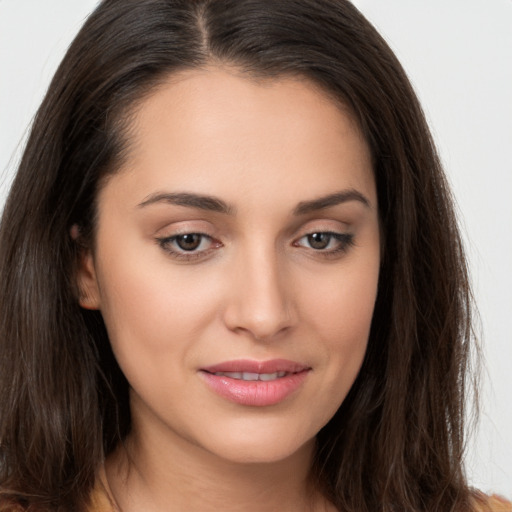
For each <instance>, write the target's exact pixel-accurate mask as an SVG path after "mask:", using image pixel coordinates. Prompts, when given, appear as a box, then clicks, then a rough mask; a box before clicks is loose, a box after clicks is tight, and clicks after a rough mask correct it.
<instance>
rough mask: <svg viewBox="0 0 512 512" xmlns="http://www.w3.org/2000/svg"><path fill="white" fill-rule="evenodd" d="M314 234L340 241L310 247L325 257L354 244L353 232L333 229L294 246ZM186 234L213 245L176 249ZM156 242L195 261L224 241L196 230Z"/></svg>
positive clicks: (175, 255)
mask: <svg viewBox="0 0 512 512" xmlns="http://www.w3.org/2000/svg"><path fill="white" fill-rule="evenodd" d="M314 235H326V236H328V237H329V240H328V245H330V243H331V241H332V239H333V238H334V239H335V240H336V241H337V242H338V247H336V248H334V249H315V248H313V247H309V249H311V250H312V251H313V252H314V253H317V254H318V255H321V256H322V257H325V258H330V257H333V258H335V257H336V256H339V255H341V254H344V253H346V252H347V251H348V250H349V249H350V247H352V246H354V245H355V243H354V235H353V234H351V233H336V232H333V231H313V232H311V233H307V234H305V235H303V236H301V237H300V238H299V239H298V240H297V241H295V242H293V246H294V247H301V245H300V244H299V242H300V241H301V240H303V239H307V238H308V237H312V236H314ZM186 236H198V237H201V240H200V242H199V247H200V246H201V244H202V242H203V241H204V240H209V241H210V243H212V244H213V245H212V246H210V247H208V248H207V249H204V250H201V251H198V252H196V251H197V249H192V250H190V251H187V250H186V249H183V248H180V249H179V250H176V249H174V248H172V246H173V245H174V244H176V243H177V240H178V239H180V238H181V237H186ZM156 242H157V243H158V245H159V246H160V247H161V248H162V249H163V250H164V251H165V252H167V253H168V254H170V255H171V256H172V257H173V258H175V259H177V260H182V261H194V260H197V259H200V258H205V257H207V256H208V255H209V254H210V253H211V252H212V251H213V250H215V249H217V248H219V247H222V243H221V242H219V241H216V240H214V239H213V238H212V237H211V236H209V235H207V234H206V233H196V232H190V233H183V234H181V233H180V234H179V235H173V236H168V237H163V238H157V239H156Z"/></svg>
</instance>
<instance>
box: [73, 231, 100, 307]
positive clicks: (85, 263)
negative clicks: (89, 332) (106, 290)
mask: <svg viewBox="0 0 512 512" xmlns="http://www.w3.org/2000/svg"><path fill="white" fill-rule="evenodd" d="M70 235H71V238H73V240H74V241H75V243H76V244H77V245H78V246H79V254H78V262H77V270H76V284H77V289H78V303H79V304H80V306H81V307H82V308H84V309H100V294H99V287H98V280H97V276H96V269H95V265H94V258H93V254H92V251H91V249H90V248H89V247H85V246H83V245H82V244H80V242H79V240H80V231H79V229H78V226H77V225H76V224H75V225H73V226H72V228H71V231H70Z"/></svg>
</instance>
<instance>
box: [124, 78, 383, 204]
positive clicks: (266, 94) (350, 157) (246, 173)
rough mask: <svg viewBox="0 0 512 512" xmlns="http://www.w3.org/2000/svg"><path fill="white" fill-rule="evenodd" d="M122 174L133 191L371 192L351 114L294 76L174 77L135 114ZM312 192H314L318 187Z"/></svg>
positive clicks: (364, 150) (363, 146) (364, 149)
mask: <svg viewBox="0 0 512 512" xmlns="http://www.w3.org/2000/svg"><path fill="white" fill-rule="evenodd" d="M129 133H130V134H131V139H130V146H131V150H130V152H129V157H128V158H127V160H126V161H125V164H124V165H123V168H122V169H121V170H122V171H124V172H122V174H123V173H127V174H129V175H132V176H134V177H135V176H136V179H137V188H138V190H139V191H146V192H147V193H148V194H150V193H154V192H155V189H156V188H169V189H173V190H176V189H183V190H189V189H193V190H194V191H196V192H200V193H211V192H212V190H211V189H212V187H213V188H215V190H214V191H215V192H216V193H217V194H219V195H222V194H223V191H226V193H228V192H229V191H231V192H233V191H237V192H238V193H239V194H245V195H246V196H249V195H250V193H251V192H254V191H260V192H262V193H265V191H267V192H268V195H269V197H270V196H271V195H272V194H270V192H271V191H274V190H275V189H276V187H277V188H278V189H280V190H281V191H282V190H287V191H288V192H289V193H290V194H291V195H293V191H294V189H296V188H299V189H301V190H302V192H301V191H300V190H299V191H297V193H299V192H301V193H303V189H304V186H307V187H310V188H311V195H312V196H315V195H322V194H325V193H326V192H329V189H334V190H337V189H339V188H340V187H345V188H356V189H364V191H365V193H366V195H370V196H371V195H372V194H374V191H373V188H374V179H373V171H372V166H371V158H370V152H369V148H368V145H367V143H366V141H365V140H364V138H363V136H362V134H361V131H360V129H359V127H358V125H357V123H356V122H355V120H354V118H353V116H352V115H351V113H350V111H349V110H348V109H347V108H345V107H344V106H343V105H340V104H339V102H335V101H334V100H333V99H332V98H331V97H329V95H328V94H326V93H325V92H324V91H322V90H321V89H320V88H319V87H318V86H316V85H314V84H313V83H311V82H310V81H308V80H306V79H303V78H298V77H281V78H278V79H271V80H267V79H265V80H255V79H253V78H249V77H247V76H246V75H243V74H241V72H236V71H234V70H232V69H219V68H207V69H199V70H187V71H183V72H180V73H178V74H175V75H173V76H171V77H169V79H168V80H167V81H165V82H164V83H162V84H161V85H160V86H159V88H158V89H157V90H156V91H155V92H153V93H152V94H151V95H150V96H149V97H147V98H146V99H145V100H143V101H142V102H141V103H140V104H139V106H138V108H137V110H136V112H135V114H134V116H133V117H132V124H131V126H130V130H129ZM316 189H318V190H316Z"/></svg>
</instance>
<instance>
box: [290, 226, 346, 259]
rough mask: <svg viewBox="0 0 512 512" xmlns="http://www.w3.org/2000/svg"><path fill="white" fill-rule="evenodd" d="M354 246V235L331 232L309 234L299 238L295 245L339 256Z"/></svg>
mask: <svg viewBox="0 0 512 512" xmlns="http://www.w3.org/2000/svg"><path fill="white" fill-rule="evenodd" d="M353 244H354V235H352V234H349V233H334V232H330V231H318V232H315V233H309V234H307V235H304V236H303V237H301V238H299V239H298V240H297V241H296V242H295V243H294V245H295V246H296V247H307V248H309V249H313V250H314V251H317V252H324V253H327V254H337V253H339V252H344V251H346V250H347V249H348V248H349V247H350V246H352V245H353Z"/></svg>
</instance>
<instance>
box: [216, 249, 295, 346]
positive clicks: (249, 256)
mask: <svg viewBox="0 0 512 512" xmlns="http://www.w3.org/2000/svg"><path fill="white" fill-rule="evenodd" d="M279 260H280V258H279V255H278V254H276V250H275V249H273V248H272V249H270V248H269V249H268V250H264V249H262V248H260V249H259V250H254V251H246V252H244V253H243V254H241V255H240V256H239V257H238V258H237V260H236V261H235V262H234V265H233V268H232V269H231V270H232V273H231V276H230V278H229V282H230V291H229V299H228V301H227V304H226V307H225V310H224V322H225V324H226V326H227V327H228V329H230V330H231V331H234V332H237V333H239V334H246V335H249V336H251V337H252V338H254V339H256V340H259V341H266V340H272V339H274V338H276V337H277V336H278V335H281V334H283V333H284V332H285V331H289V330H290V329H291V328H292V327H293V326H294V325H295V324H296V322H297V312H296V308H295V306H294V301H293V293H294V292H293V286H292V285H293V283H292V282H291V279H290V277H291V276H289V272H288V271H287V269H286V268H284V267H285V265H284V264H280V261H279Z"/></svg>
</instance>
